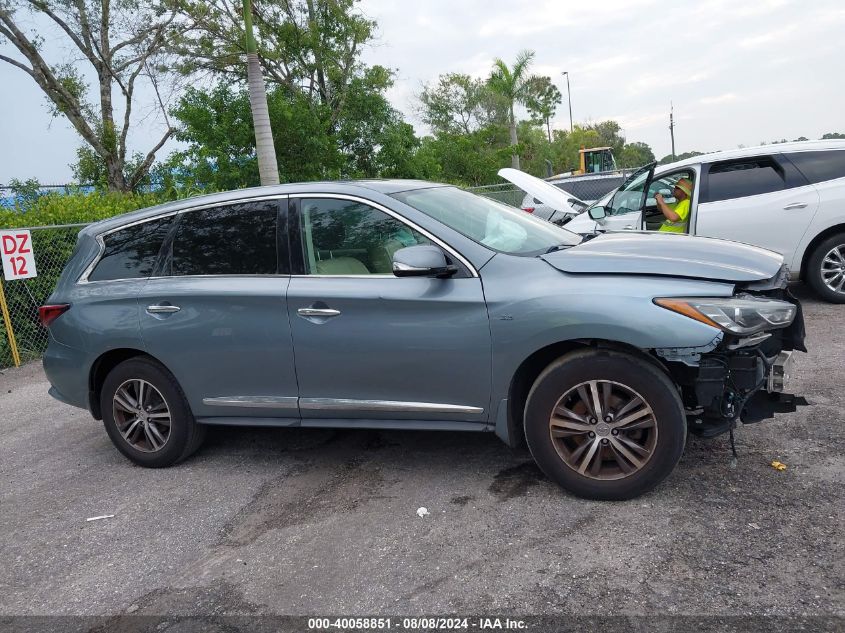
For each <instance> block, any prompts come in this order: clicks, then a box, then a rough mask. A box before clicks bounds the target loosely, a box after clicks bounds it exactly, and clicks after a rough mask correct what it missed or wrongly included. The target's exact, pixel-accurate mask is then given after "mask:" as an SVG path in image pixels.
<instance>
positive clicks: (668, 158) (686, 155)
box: [659, 151, 704, 165]
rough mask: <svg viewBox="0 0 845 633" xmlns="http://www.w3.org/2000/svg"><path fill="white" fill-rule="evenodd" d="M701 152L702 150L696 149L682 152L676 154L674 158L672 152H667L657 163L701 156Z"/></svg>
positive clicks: (664, 163) (663, 163) (662, 163)
mask: <svg viewBox="0 0 845 633" xmlns="http://www.w3.org/2000/svg"><path fill="white" fill-rule="evenodd" d="M703 153H704V152H696V151H692V152H684V153H683V154H678V155H677V156H675V157H674V158H673V157H672V154H667V155H666V156H664V157H663V158H661V159H660V163H659V164H660V165H666V164H668V163H674V162H677V161H679V160H686V159H687V158H692V157H693V156H701V155H702V154H703Z"/></svg>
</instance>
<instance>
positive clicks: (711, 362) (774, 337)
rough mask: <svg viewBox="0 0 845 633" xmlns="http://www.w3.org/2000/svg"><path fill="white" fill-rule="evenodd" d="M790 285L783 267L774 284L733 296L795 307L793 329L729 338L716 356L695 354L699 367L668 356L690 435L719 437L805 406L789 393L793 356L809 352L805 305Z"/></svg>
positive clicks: (719, 345) (713, 353)
mask: <svg viewBox="0 0 845 633" xmlns="http://www.w3.org/2000/svg"><path fill="white" fill-rule="evenodd" d="M787 280H788V270H787V268H786V267H785V266H784V267H783V268H781V270H780V271H779V272H778V274H777V275H776V276H775V277H773V278H772V279H769V280H766V281H763V282H754V283H751V284H747V285H744V286H743V285H737V287H736V290H735V295H734V296H735V297H748V298H754V297H757V298H766V299H777V300H780V301H786V302H788V303H791V304H792V305H794V306H795V308H796V312H795V317H794V318H793V320H792V322H791V323H790V324H789V325H788V326H786V327H781V328H775V329H768V330H764V331H761V332H757V333H755V334H752V335H749V336H745V337H742V336H736V335H733V334H730V333H727V332H726V333H725V334H724V336H723V337H722V338H721V340H719V341H718V342H716V343H715V345H714V347H713V349H712V350H709V351H706V352H703V353H700V354H696V355H695V357H694V361H695V362H691V361H690V358H683V357H682V356H680V355H678V354H675V355H674V357H673V356H668V355H664V362H667V364H668V365H669V369H670V373H671V375H672V376H673V377H674V378H675V380H676V381H677V382H678V383H679V385H680V386H681V390H682V394H683V400H684V406H685V407H686V410H687V418H688V425H689V431H690V432H691V433H694V434H696V435H699V436H702V437H714V436H716V435H720V434H722V433H727V432H729V431H731V430H732V429H733V428H735V427H736V422H737V421H741V422H742V423H744V424H752V423H754V422H760V421H761V420H765V419H767V418H771V417H773V416H774V414H775V413H789V412H793V411H795V409H796V406H799V405H802V404H806V402H805V400H804V399H803V398H799V397H796V396H793V395H791V394H788V393H784V389H786V388H788V382H789V377H790V373H791V368H792V364H793V358H794V353H795V352H797V351H800V352H806V351H807V350H806V347H805V346H804V336H805V331H804V317H803V314H802V311H801V304H800V302H799V301H798V300H797V299H796V298H795V297H793V295H792V293H790V291H789V288H788V287H787ZM667 356H668V357H667Z"/></svg>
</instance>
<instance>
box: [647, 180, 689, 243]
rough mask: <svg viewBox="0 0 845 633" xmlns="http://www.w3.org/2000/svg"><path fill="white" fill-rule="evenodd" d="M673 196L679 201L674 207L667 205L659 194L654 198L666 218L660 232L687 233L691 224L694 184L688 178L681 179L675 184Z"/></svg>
mask: <svg viewBox="0 0 845 633" xmlns="http://www.w3.org/2000/svg"><path fill="white" fill-rule="evenodd" d="M672 195H673V196H675V200H677V202H676V203H675V204H672V205H669V204H666V202H665V201H664V200H663V196H662V195H661V194H659V193H658V194H656V195H655V196H654V200H655V201H656V202H657V208H658V209H660V212H661V213H662V214H663V215H664V217H665V218H666V219H665V220H663V224H661V225H660V230H661V231H666V232H668V233H686V232H687V224H688V222H689V201H690V198H691V197H692V182H691V181H690V180H688V179H687V178H681V179H680V180H679V181H678V182H676V183H675V188H674V189H673V190H672Z"/></svg>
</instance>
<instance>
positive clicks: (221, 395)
mask: <svg viewBox="0 0 845 633" xmlns="http://www.w3.org/2000/svg"><path fill="white" fill-rule="evenodd" d="M286 206H287V200H286V199H281V200H263V201H249V202H242V203H238V204H229V205H219V206H213V207H208V208H202V209H197V210H188V211H184V212H182V213H180V214H179V215H178V217H177V219H176V222H177V224H176V226H175V229H174V230H173V232H172V234H171V237H170V239H169V241H168V242H167V243H165V245H164V257H163V262H162V263H161V264H160V266H161V268H162V269H161V270H160V271H158V272H157V273H156V274H155V275H154V276H153V277H152V278H150V279H149V281H148V282H147V284H146V285H145V287H144V288H143V290H142V291H141V293H140V295H139V301H140V302H141V303H140V306H139V313H140V317H141V334H142V337H143V340H144V344H145V346H146V349H147V350H148V351H149V353H150V354H152V355H153V356H154V357H156V358H158V359H159V360H160V361H161V362H162V363H164V365H165V366H166V367H167V368H168V369H170V371H171V372H172V373H173V374H174V375H175V377H176V379H177V380H178V381H179V384H180V385H181V387H182V389H183V390H184V392H185V395H186V396H187V397H188V401H189V402H190V404H191V408H192V410H193V413H194V415H195V416H197V417H198V418H206V420H205V421H213V418H217V419H218V420H220V419H223V418H243V417H252V418H290V419H291V421H292V423H293V422H296V421H297V420H298V417H299V414H298V409H297V388H296V375H295V373H294V362H293V347H292V343H291V337H290V324H289V323H288V315H287V307H286V305H285V293H286V291H287V287H288V283H289V282H290V276H289V274H287V272H288V271H287V256H286V249H282V252H283V253H285V255H284V256H282V257H279V255H278V251H279V246H280V244H286V240H279V236H281V237H283V238H286V235H285V233H286V229H285V225H286ZM282 207H284V208H282ZM277 227H279V228H278V234H279V236H277Z"/></svg>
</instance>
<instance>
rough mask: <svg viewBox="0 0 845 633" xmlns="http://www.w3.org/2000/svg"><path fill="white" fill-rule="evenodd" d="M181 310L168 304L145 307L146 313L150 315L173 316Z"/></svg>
mask: <svg viewBox="0 0 845 633" xmlns="http://www.w3.org/2000/svg"><path fill="white" fill-rule="evenodd" d="M181 309H182V308H180V307H179V306H172V305H170V304H160V305H153V306H147V312H149V313H150V314H173V313H174V312H179V310H181Z"/></svg>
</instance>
